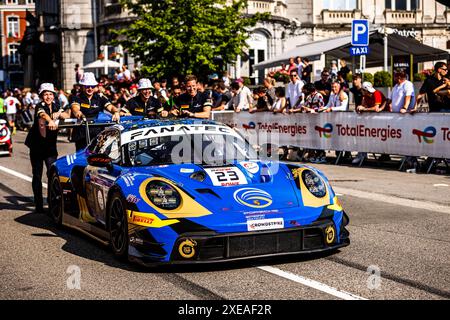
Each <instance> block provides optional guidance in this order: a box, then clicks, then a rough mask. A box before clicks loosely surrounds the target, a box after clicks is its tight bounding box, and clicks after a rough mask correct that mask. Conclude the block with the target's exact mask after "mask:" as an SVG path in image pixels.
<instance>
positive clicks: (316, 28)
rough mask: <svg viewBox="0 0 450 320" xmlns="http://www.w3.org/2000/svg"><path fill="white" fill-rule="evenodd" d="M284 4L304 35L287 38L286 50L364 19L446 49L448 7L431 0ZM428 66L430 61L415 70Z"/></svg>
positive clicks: (345, 31)
mask: <svg viewBox="0 0 450 320" xmlns="http://www.w3.org/2000/svg"><path fill="white" fill-rule="evenodd" d="M287 5H288V10H287V18H289V19H298V20H299V21H300V22H301V29H303V30H304V35H303V36H302V37H296V36H294V37H293V38H291V39H290V40H289V41H288V42H287V48H286V49H291V48H293V47H295V46H298V45H300V44H303V43H307V42H311V41H317V40H323V39H330V38H336V37H339V36H345V35H350V32H351V22H352V20H353V19H368V20H369V22H370V29H372V30H373V29H374V30H376V29H378V28H380V27H383V26H386V27H389V28H392V29H393V30H394V32H395V33H398V34H400V35H402V36H405V37H413V38H415V39H417V40H419V41H420V42H422V43H423V44H426V45H429V46H432V47H435V48H439V49H443V50H449V49H450V41H449V40H450V28H449V25H450V9H449V8H447V7H446V6H444V5H443V4H441V3H439V2H437V1H434V0H323V1H314V0H287ZM328 60H329V59H327V58H326V57H323V59H321V61H319V62H317V63H315V65H314V69H315V70H316V71H317V70H320V69H321V68H323V67H324V66H325V65H329V61H328ZM431 66H432V62H430V63H425V64H420V65H419V66H415V69H416V70H417V69H423V68H430V67H431Z"/></svg>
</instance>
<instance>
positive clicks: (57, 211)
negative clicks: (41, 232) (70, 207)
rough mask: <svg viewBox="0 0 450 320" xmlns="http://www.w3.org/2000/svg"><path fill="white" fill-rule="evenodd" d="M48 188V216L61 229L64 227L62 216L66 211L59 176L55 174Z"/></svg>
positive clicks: (52, 175)
mask: <svg viewBox="0 0 450 320" xmlns="http://www.w3.org/2000/svg"><path fill="white" fill-rule="evenodd" d="M49 182H50V183H49V188H48V214H49V216H50V218H51V219H52V220H53V222H54V223H55V224H56V225H57V226H58V227H59V226H61V225H62V216H63V211H64V199H63V192H62V187H61V182H60V181H59V176H58V174H57V173H56V172H53V173H52V174H51V176H50V179H49Z"/></svg>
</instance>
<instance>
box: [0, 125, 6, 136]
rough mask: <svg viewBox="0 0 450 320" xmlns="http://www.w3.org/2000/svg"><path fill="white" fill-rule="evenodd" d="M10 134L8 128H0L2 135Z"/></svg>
mask: <svg viewBox="0 0 450 320" xmlns="http://www.w3.org/2000/svg"><path fill="white" fill-rule="evenodd" d="M7 135H8V130H7V129H6V128H5V127H3V128H1V129H0V137H2V138H3V137H6V136H7Z"/></svg>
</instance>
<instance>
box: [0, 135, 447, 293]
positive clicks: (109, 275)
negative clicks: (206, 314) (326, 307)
mask: <svg viewBox="0 0 450 320" xmlns="http://www.w3.org/2000/svg"><path fill="white" fill-rule="evenodd" d="M24 138H25V133H23V132H18V134H17V135H16V136H14V140H15V141H14V155H13V157H12V158H9V157H4V158H0V208H1V210H0V299H133V300H134V299H156V300H163V299H250V300H253V299H274V300H280V299H294V300H298V299H353V298H355V299H362V298H364V299H447V300H448V299H450V255H449V254H450V239H449V235H450V187H449V185H450V177H449V176H448V175H447V176H445V175H414V174H407V173H401V172H397V171H395V170H388V169H381V168H371V169H369V168H353V167H347V166H334V165H320V166H318V167H320V169H322V170H324V171H325V172H326V173H327V175H328V177H329V179H330V180H331V181H332V184H333V186H334V188H335V190H336V192H338V193H339V194H341V196H340V197H339V198H340V200H341V202H342V203H343V206H344V208H345V210H346V212H347V213H348V214H349V216H350V225H349V227H348V229H349V231H350V233H351V245H350V246H348V247H345V248H343V249H341V250H340V251H338V252H337V253H335V254H333V255H328V254H327V255H313V256H299V257H290V258H283V259H270V260H261V261H257V262H251V263H250V262H240V263H232V264H226V265H224V264H221V265H212V266H211V265H210V266H182V267H164V268H153V269H147V268H142V267H139V266H137V265H134V264H131V263H124V262H120V261H118V260H116V259H115V258H114V257H113V255H112V253H111V252H109V251H108V249H107V248H106V247H104V246H103V245H101V244H99V243H97V242H95V241H94V240H91V239H89V238H88V237H86V236H84V235H82V234H80V233H78V232H76V231H72V230H69V229H67V228H63V229H57V228H55V227H54V226H53V225H52V223H51V222H50V220H49V218H48V217H47V216H45V215H41V214H35V213H33V212H32V210H33V206H32V190H31V183H30V182H29V181H27V180H26V179H27V176H28V177H30V176H31V167H30V163H29V160H28V149H27V148H26V147H25V146H24V145H23V141H24ZM62 140H64V138H62ZM59 150H60V155H65V154H67V153H70V152H72V151H73V150H74V146H73V145H72V144H69V143H67V142H61V143H60V144H59ZM5 168H9V169H12V170H14V171H15V172H18V173H21V174H23V175H24V176H21V177H17V176H16V175H13V174H11V173H8V172H6V171H5ZM44 191H46V190H45V189H44ZM73 266H75V269H73V268H74V267H73ZM78 268H79V269H78ZM368 269H369V271H368ZM73 270H79V271H80V279H81V280H80V283H79V285H80V286H79V288H80V289H76V288H75V289H70V288H69V287H70V286H68V285H67V282H68V279H69V280H70V279H71V275H73V273H72V272H73ZM371 270H379V271H380V277H377V276H376V275H373V274H372V273H370V271H371ZM71 283H72V284H73V282H71ZM72 287H73V286H72Z"/></svg>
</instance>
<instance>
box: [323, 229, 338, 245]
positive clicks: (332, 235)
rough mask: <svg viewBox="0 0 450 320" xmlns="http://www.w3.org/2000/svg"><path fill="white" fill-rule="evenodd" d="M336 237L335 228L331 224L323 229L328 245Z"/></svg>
mask: <svg viewBox="0 0 450 320" xmlns="http://www.w3.org/2000/svg"><path fill="white" fill-rule="evenodd" d="M335 237H336V230H335V229H334V227H333V226H328V227H327V228H326V229H325V242H326V243H327V244H328V245H330V244H332V243H333V242H334V239H335Z"/></svg>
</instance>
